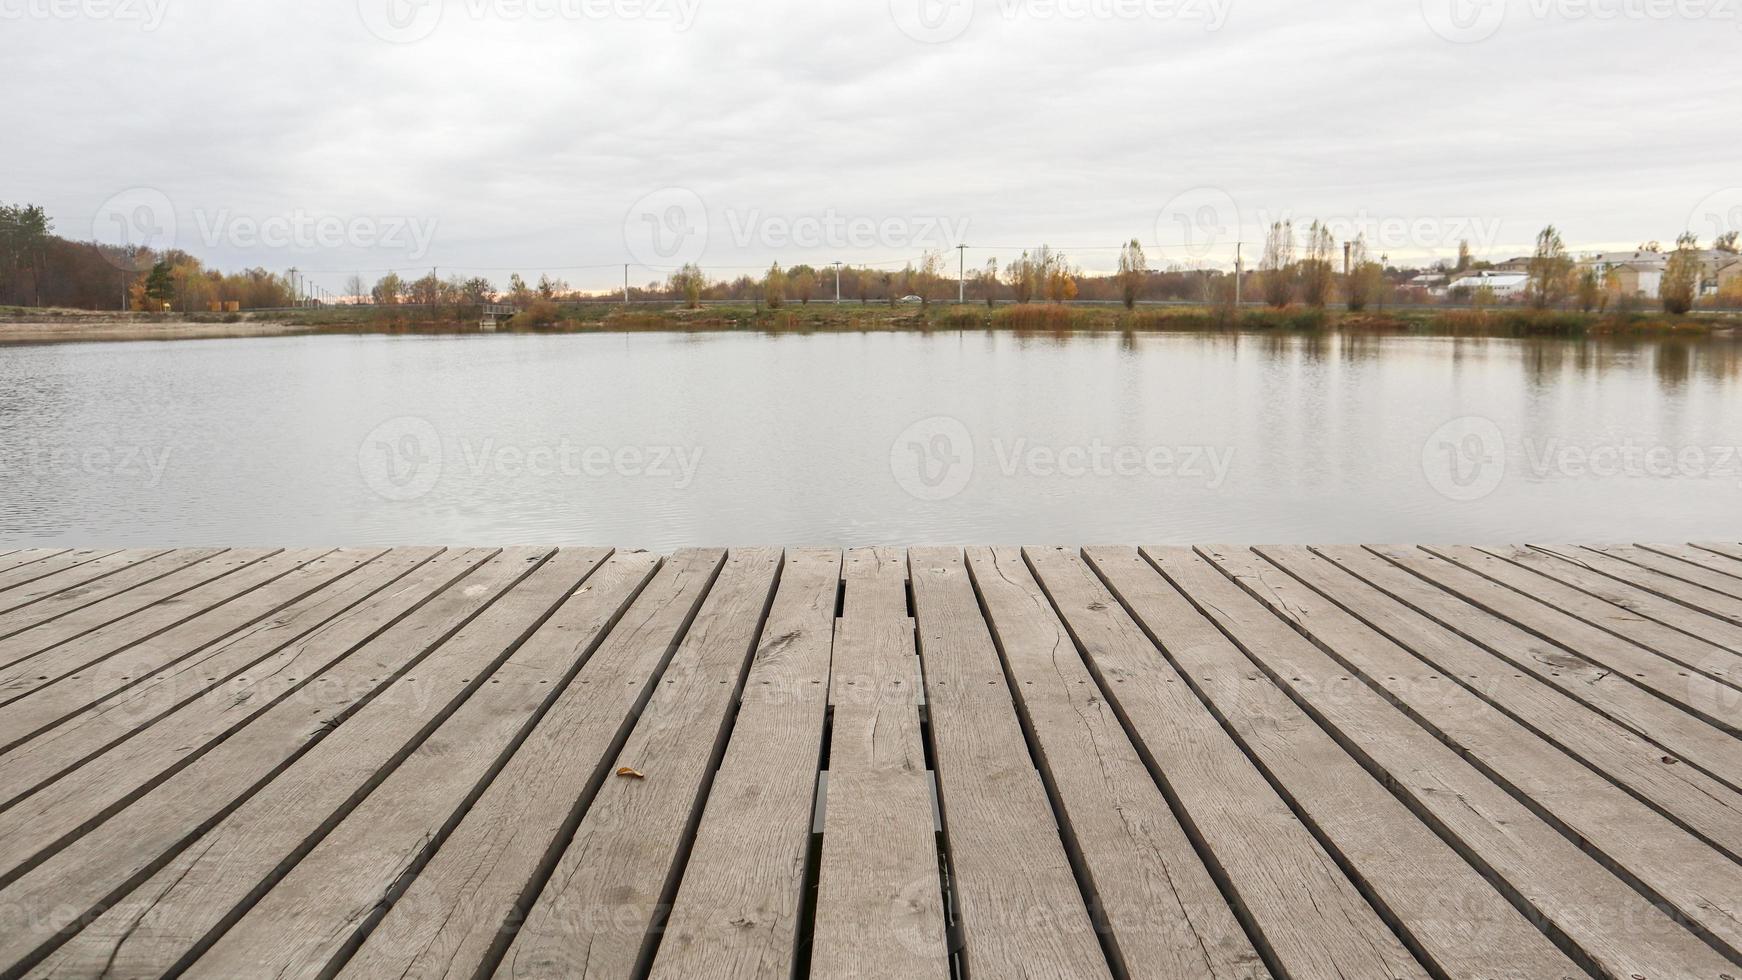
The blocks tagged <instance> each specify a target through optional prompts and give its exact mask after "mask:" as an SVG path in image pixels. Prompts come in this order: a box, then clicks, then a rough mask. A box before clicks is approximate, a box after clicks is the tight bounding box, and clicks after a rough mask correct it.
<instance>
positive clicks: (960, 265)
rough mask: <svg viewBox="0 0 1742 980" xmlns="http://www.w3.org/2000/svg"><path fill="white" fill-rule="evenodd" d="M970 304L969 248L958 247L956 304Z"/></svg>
mask: <svg viewBox="0 0 1742 980" xmlns="http://www.w3.org/2000/svg"><path fill="white" fill-rule="evenodd" d="M967 302H968V246H966V245H957V246H956V304H957V305H958V306H960V305H964V304H966V303H967Z"/></svg>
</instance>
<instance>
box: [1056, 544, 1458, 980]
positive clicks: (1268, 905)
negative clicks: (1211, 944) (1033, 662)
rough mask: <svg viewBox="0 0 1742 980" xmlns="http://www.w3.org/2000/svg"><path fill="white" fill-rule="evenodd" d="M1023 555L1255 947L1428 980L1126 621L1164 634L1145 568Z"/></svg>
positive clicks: (1331, 968) (1281, 957)
mask: <svg viewBox="0 0 1742 980" xmlns="http://www.w3.org/2000/svg"><path fill="white" fill-rule="evenodd" d="M1024 554H1025V555H1026V556H1027V558H1028V562H1029V565H1030V567H1032V568H1033V569H1034V573H1035V577H1036V578H1037V579H1039V581H1040V584H1041V586H1042V587H1043V588H1045V589H1046V591H1047V594H1048V595H1049V596H1050V597H1051V599H1052V602H1053V605H1054V607H1056V608H1057V609H1058V611H1059V615H1060V617H1061V618H1062V619H1063V620H1064V623H1065V626H1066V627H1067V628H1068V629H1069V630H1070V632H1071V635H1072V637H1073V638H1074V639H1075V640H1076V643H1077V647H1078V649H1080V650H1082V651H1083V652H1084V656H1085V658H1086V659H1087V661H1088V662H1089V664H1090V665H1091V667H1092V669H1093V671H1094V674H1095V679H1096V681H1097V682H1098V683H1099V684H1100V686H1101V690H1102V692H1103V694H1104V695H1105V697H1106V698H1107V699H1108V701H1109V702H1111V703H1112V705H1113V707H1114V710H1115V711H1116V712H1117V713H1118V715H1119V717H1120V720H1121V721H1122V722H1123V723H1124V724H1125V727H1126V729H1127V730H1128V731H1129V732H1131V734H1132V738H1133V741H1135V742H1136V743H1137V745H1138V749H1139V751H1140V752H1142V753H1144V755H1145V762H1146V763H1147V764H1148V765H1149V768H1150V771H1151V773H1152V775H1157V776H1159V777H1160V778H1161V780H1162V781H1163V783H1162V787H1163V790H1164V792H1165V793H1166V794H1167V795H1168V798H1169V802H1170V803H1172V804H1173V806H1174V810H1175V812H1176V813H1177V814H1179V815H1180V817H1181V821H1182V823H1183V824H1184V825H1185V826H1186V828H1187V831H1188V833H1190V834H1191V835H1192V836H1193V839H1194V841H1195V842H1197V845H1198V847H1199V851H1200V854H1203V855H1204V856H1205V858H1206V861H1207V862H1212V861H1213V866H1214V868H1215V870H1216V873H1217V874H1218V875H1219V876H1220V877H1221V880H1222V881H1223V882H1224V883H1225V886H1226V888H1227V889H1228V890H1229V891H1230V892H1231V894H1232V895H1233V896H1235V900H1236V901H1237V902H1238V904H1239V908H1240V910H1241V912H1242V914H1243V915H1244V916H1245V918H1246V921H1247V923H1248V925H1249V927H1250V931H1251V932H1252V933H1253V935H1254V940H1255V942H1257V943H1259V950H1260V952H1261V953H1263V954H1265V955H1266V956H1267V957H1268V958H1269V960H1270V961H1271V962H1272V963H1274V964H1277V965H1278V966H1279V967H1280V970H1281V972H1282V973H1284V974H1285V975H1287V976H1291V977H1327V978H1329V977H1339V976H1344V975H1346V974H1347V973H1350V972H1354V973H1360V974H1365V975H1371V976H1385V977H1425V976H1427V975H1428V973H1427V971H1426V970H1425V969H1423V968H1422V966H1421V965H1420V964H1419V963H1417V962H1416V959H1415V957H1414V956H1413V955H1412V954H1411V953H1410V952H1409V950H1408V949H1407V948H1405V947H1404V945H1403V944H1402V943H1401V942H1399V941H1398V938H1397V936H1396V935H1394V934H1393V933H1392V932H1391V930H1390V928H1389V927H1388V926H1387V925H1386V924H1385V922H1384V920H1383V919H1382V918H1381V917H1380V916H1379V914H1378V913H1377V912H1375V911H1374V909H1373V907H1372V906H1371V905H1369V904H1368V902H1367V900H1366V898H1364V897H1363V896H1362V895H1361V893H1360V891H1359V890H1358V889H1356V888H1355V886H1354V885H1353V884H1352V883H1351V882H1350V881H1349V879H1348V878H1347V877H1346V876H1345V875H1344V874H1343V872H1342V870H1341V869H1339V868H1338V867H1337V865H1336V862H1335V861H1333V860H1332V859H1331V856H1330V855H1329V854H1327V853H1326V852H1325V850H1324V848H1323V847H1322V846H1321V845H1320V844H1319V842H1318V841H1317V840H1315V839H1314V837H1313V835H1312V834H1311V833H1309V832H1308V831H1307V829H1306V828H1305V827H1304V826H1303V825H1302V824H1301V822H1300V820H1299V819H1298V818H1297V817H1296V816H1295V814H1294V812H1293V811H1292V810H1291V809H1290V808H1289V806H1288V803H1287V802H1286V801H1285V800H1283V799H1282V798H1281V797H1280V796H1278V795H1277V793H1276V791H1275V790H1273V789H1272V788H1271V786H1270V784H1269V783H1268V782H1267V781H1266V780H1265V778H1264V775H1263V774H1262V773H1261V772H1260V771H1259V770H1258V768H1257V767H1256V766H1255V765H1253V763H1252V760H1251V759H1249V758H1248V757H1247V756H1246V754H1245V753H1244V752H1243V751H1242V750H1241V749H1240V747H1239V745H1237V744H1236V743H1235V742H1234V740H1233V739H1232V738H1231V737H1230V736H1229V735H1228V733H1227V732H1226V731H1224V730H1223V729H1222V727H1221V724H1220V723H1219V722H1218V721H1217V719H1216V717H1215V716H1214V715H1213V714H1211V712H1210V711H1209V709H1208V708H1206V707H1205V705H1204V704H1203V702H1201V701H1199V700H1198V698H1197V696H1196V695H1195V694H1194V693H1193V692H1192V690H1191V686H1190V685H1189V684H1187V683H1186V681H1185V679H1184V678H1183V677H1182V676H1181V675H1180V673H1179V672H1178V670H1177V669H1176V668H1175V667H1174V666H1173V665H1172V664H1171V663H1170V662H1169V661H1168V659H1167V658H1166V657H1164V656H1163V655H1162V653H1161V651H1160V650H1158V649H1157V648H1156V646H1155V645H1154V644H1153V643H1152V642H1151V641H1150V638H1149V635H1148V634H1146V633H1145V632H1144V630H1143V629H1142V628H1140V626H1139V624H1138V622H1137V621H1136V620H1134V619H1133V618H1132V617H1133V614H1135V615H1138V616H1146V617H1148V622H1149V623H1150V629H1151V630H1153V631H1155V632H1156V633H1157V635H1163V634H1165V633H1166V630H1165V629H1162V628H1160V627H1161V624H1160V623H1159V622H1158V621H1156V619H1155V617H1157V616H1160V615H1165V614H1166V613H1164V612H1162V611H1160V610H1157V609H1156V608H1154V607H1153V604H1152V603H1151V601H1150V599H1149V598H1148V596H1147V595H1145V594H1142V593H1139V592H1138V591H1137V587H1138V585H1140V584H1142V583H1144V582H1150V581H1153V580H1154V578H1155V577H1154V571H1153V570H1152V569H1148V568H1147V567H1146V566H1142V565H1141V564H1140V563H1141V559H1139V558H1137V556H1136V554H1135V552H1131V551H1129V550H1127V551H1126V552H1124V553H1123V554H1120V555H1118V556H1115V555H1113V554H1110V553H1106V552H1101V551H1098V550H1095V551H1091V552H1090V555H1091V556H1092V557H1093V558H1094V561H1095V569H1096V570H1098V571H1099V574H1100V575H1101V576H1105V578H1106V580H1107V584H1106V585H1104V584H1103V583H1102V580H1101V578H1099V577H1097V572H1096V571H1092V570H1091V569H1090V567H1089V565H1088V564H1086V563H1085V562H1084V560H1083V559H1082V558H1081V557H1079V556H1078V555H1077V554H1076V553H1075V552H1072V551H1066V550H1064V549H1058V548H1028V549H1024ZM1133 572H1141V573H1144V574H1145V575H1146V576H1148V578H1137V577H1134V575H1133ZM1109 588H1111V589H1113V590H1114V591H1111V592H1110V591H1109ZM1122 602H1123V603H1125V605H1124V606H1122V605H1121V603H1122ZM1127 608H1129V609H1131V610H1132V611H1133V612H1132V613H1128V612H1127V611H1126V610H1127Z"/></svg>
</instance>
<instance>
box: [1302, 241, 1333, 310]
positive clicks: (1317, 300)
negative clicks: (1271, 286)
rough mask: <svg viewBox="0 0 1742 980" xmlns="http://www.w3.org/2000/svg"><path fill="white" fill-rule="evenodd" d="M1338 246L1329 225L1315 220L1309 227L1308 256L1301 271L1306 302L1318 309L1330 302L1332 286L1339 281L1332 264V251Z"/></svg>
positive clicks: (1303, 294) (1303, 297)
mask: <svg viewBox="0 0 1742 980" xmlns="http://www.w3.org/2000/svg"><path fill="white" fill-rule="evenodd" d="M1336 247H1337V242H1336V240H1335V239H1334V238H1332V237H1331V229H1330V226H1329V225H1325V224H1322V223H1320V222H1318V221H1314V222H1313V223H1312V225H1311V226H1310V227H1308V228H1307V244H1306V258H1304V259H1302V260H1301V263H1300V272H1299V280H1300V292H1301V298H1302V299H1303V300H1305V301H1306V304H1307V305H1308V306H1310V307H1312V308H1314V309H1317V310H1322V309H1324V308H1325V304H1326V303H1328V302H1330V300H1331V287H1332V286H1333V285H1334V284H1335V283H1336V281H1337V272H1336V267H1335V266H1333V265H1332V264H1331V253H1332V252H1334V251H1335V250H1336Z"/></svg>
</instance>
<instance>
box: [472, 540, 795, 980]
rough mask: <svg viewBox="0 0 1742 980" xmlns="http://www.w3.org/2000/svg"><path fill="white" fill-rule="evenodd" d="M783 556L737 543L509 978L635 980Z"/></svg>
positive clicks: (542, 903) (524, 934) (545, 899)
mask: <svg viewBox="0 0 1742 980" xmlns="http://www.w3.org/2000/svg"><path fill="white" fill-rule="evenodd" d="M780 565H781V553H780V552H779V551H776V550H773V549H756V548H742V549H740V548H735V549H733V550H732V551H731V552H730V553H729V554H728V555H727V557H726V564H725V567H724V568H722V569H721V570H720V576H719V578H717V579H715V580H714V585H713V587H712V588H711V589H710V590H709V591H708V598H707V600H706V601H705V602H703V603H702V608H701V610H700V611H699V612H698V613H697V614H696V618H695V621H694V622H693V623H692V624H691V625H690V629H689V632H688V633H687V634H686V635H685V636H684V641H683V645H682V646H680V647H679V648H678V651H677V653H676V654H675V655H674V656H673V657H672V658H671V661H670V663H669V664H667V666H666V669H665V673H664V674H663V675H662V676H661V677H660V679H659V684H658V685H657V686H656V687H655V688H654V690H653V696H652V697H651V698H650V699H649V700H648V703H647V707H646V708H645V709H644V710H643V711H642V712H641V717H640V718H639V719H638V720H637V721H636V723H635V727H634V729H633V730H632V731H631V732H630V733H629V738H628V741H626V742H625V743H624V745H623V748H622V749H621V751H619V752H618V753H617V757H616V760H615V762H613V763H612V764H611V768H612V770H613V771H614V772H617V773H621V772H622V771H623V770H624V769H626V768H627V769H631V770H634V771H635V772H638V773H640V774H641V775H640V776H639V777H637V778H624V777H622V776H615V777H613V778H609V779H607V780H606V781H605V783H604V785H603V786H601V787H600V788H599V791H598V793H597V794H596V795H595V796H594V797H593V800H592V803H591V805H589V806H588V807H587V812H586V815H585V816H584V817H583V818H582V819H581V824H580V826H579V827H578V828H577V829H576V830H575V834H574V837H573V838H572V839H571V840H570V841H569V843H568V846H567V847H566V848H565V849H564V850H563V853H562V856H561V857H560V858H559V859H558V861H557V864H556V868H555V870H554V871H553V873H552V874H551V877H550V879H549V881H547V882H546V883H545V885H544V887H543V889H542V890H541V891H540V892H539V895H538V898H537V900H536V901H535V902H534V903H533V905H532V907H531V909H530V910H529V911H528V913H527V916H526V922H525V924H524V925H522V926H521V927H520V931H519V933H518V934H517V935H516V936H515V939H514V943H513V945H511V946H510V947H509V949H508V955H507V956H506V957H504V958H503V960H502V963H501V964H500V965H499V966H498V968H497V970H496V976H498V977H533V978H536V977H553V976H561V977H573V978H577V980H580V978H589V980H591V978H610V977H624V976H632V975H636V974H638V973H640V972H642V970H643V969H644V964H645V963H646V962H648V961H649V957H650V956H651V954H652V953H653V950H654V943H655V941H656V940H657V935H656V934H655V933H654V929H655V927H656V926H657V925H658V924H659V923H660V922H661V921H662V916H663V911H664V908H665V903H666V902H668V901H669V896H670V895H671V893H672V891H673V890H674V889H675V887H676V883H677V876H678V875H679V874H680V873H681V871H682V867H681V856H682V853H683V851H684V849H685V848H686V847H687V845H688V842H689V840H690V839H691V836H692V835H693V828H694V826H695V823H696V821H697V820H698V819H699V818H700V811H701V807H702V803H703V801H704V800H705V799H706V793H707V787H708V777H709V775H710V774H711V773H712V771H713V769H714V767H715V765H717V763H718V761H719V758H720V754H721V753H722V752H723V751H724V749H725V742H726V739H727V737H728V735H729V733H730V732H731V729H732V716H731V712H730V709H731V707H732V705H733V703H734V702H735V701H736V700H737V697H738V692H739V690H740V688H741V686H742V684H743V678H744V674H745V671H746V669H747V667H748V665H749V660H750V657H751V654H752V653H753V652H754V650H755V647H756V644H757V640H758V637H759V636H760V632H761V627H762V621H763V617H764V615H765V614H766V611H767V609H768V605H769V602H770V600H771V599H772V598H773V595H774V588H775V581H776V579H777V577H778V574H779V571H780Z"/></svg>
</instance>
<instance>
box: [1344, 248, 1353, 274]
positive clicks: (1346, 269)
mask: <svg viewBox="0 0 1742 980" xmlns="http://www.w3.org/2000/svg"><path fill="white" fill-rule="evenodd" d="M1352 244H1354V243H1353V242H1344V243H1343V278H1344V279H1347V278H1349V246H1350V245H1352Z"/></svg>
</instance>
